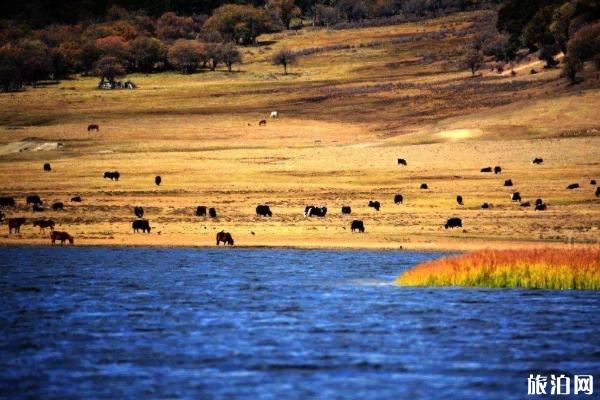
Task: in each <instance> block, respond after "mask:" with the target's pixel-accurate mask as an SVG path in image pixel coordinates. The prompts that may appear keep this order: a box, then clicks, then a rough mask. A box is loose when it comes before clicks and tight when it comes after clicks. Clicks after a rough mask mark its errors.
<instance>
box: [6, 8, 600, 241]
mask: <svg viewBox="0 0 600 400" xmlns="http://www.w3.org/2000/svg"><path fill="white" fill-rule="evenodd" d="M486 15H487V14H486V12H469V13H460V14H454V15H451V16H447V17H443V18H437V19H433V20H430V21H425V22H420V23H406V24H401V25H393V26H386V27H377V28H363V29H349V30H328V29H321V28H318V29H312V28H307V29H304V30H301V31H298V32H296V31H293V32H292V31H290V32H283V33H278V34H272V35H264V36H261V37H260V38H259V40H260V42H261V44H260V45H258V46H251V47H245V48H243V52H244V64H243V65H242V66H241V67H240V68H239V70H238V68H237V67H236V71H234V72H233V73H228V72H227V71H225V70H218V71H216V72H201V73H197V74H192V75H181V74H176V73H161V74H153V75H141V74H139V75H133V76H128V77H127V79H132V80H133V81H134V82H136V84H138V86H139V88H138V89H137V90H131V91H130V90H125V91H100V90H97V89H96V87H97V83H98V81H97V79H96V78H91V77H75V78H74V79H73V80H69V81H64V82H61V83H60V84H59V85H54V86H48V87H40V88H37V89H28V90H26V91H24V92H21V93H8V94H0V195H1V196H13V197H14V198H15V199H16V201H17V207H16V208H14V209H12V208H9V209H6V210H5V213H6V216H7V217H25V218H27V219H28V220H29V224H28V225H26V226H24V227H23V229H22V230H21V234H20V235H14V234H13V235H9V234H8V228H7V227H6V225H3V226H2V227H1V228H0V243H2V244H8V245H13V244H25V243H26V244H41V243H49V239H48V235H47V233H40V232H38V230H37V229H33V227H32V225H31V221H32V220H34V219H37V218H51V219H53V220H54V221H55V222H56V224H57V229H58V230H64V231H67V232H69V233H70V234H72V235H74V236H75V237H76V243H77V244H78V245H83V244H93V245H107V246H118V245H124V246H127V245H153V246H165V245H167V246H171V245H172V246H179V245H181V246H213V245H214V243H215V233H216V232H219V231H221V230H223V229H224V230H226V231H228V232H231V233H232V234H233V236H234V238H235V242H236V245H238V244H239V245H241V246H293V247H308V248H314V247H319V248H320V247H327V248H372V249H375V248H382V249H398V248H400V246H402V247H403V248H404V249H432V250H435V249H458V250H472V249H477V248H479V249H481V248H485V247H489V246H490V243H494V244H497V245H502V246H506V245H507V243H517V244H531V243H543V244H557V243H565V242H567V241H571V240H574V241H575V242H576V243H597V241H598V232H599V231H600V207H598V205H599V204H600V199H598V198H596V197H595V196H594V191H595V186H594V185H591V184H590V183H589V182H590V180H591V179H597V180H598V181H600V162H599V161H598V157H597V149H598V148H599V146H600V124H599V122H598V118H597V110H598V107H600V81H598V79H597V78H596V74H595V72H594V71H591V69H590V70H589V71H587V72H585V71H584V74H582V76H585V77H586V80H585V81H584V82H583V83H582V84H580V85H575V86H569V85H567V83H566V81H565V80H564V79H562V78H560V69H558V68H556V69H544V68H543V66H542V63H541V62H540V61H539V60H537V59H536V58H535V57H532V59H531V60H529V61H523V63H521V64H520V65H516V66H515V69H516V70H517V75H516V76H515V77H512V76H511V75H510V74H504V75H499V74H497V73H492V72H490V71H489V70H485V71H482V73H481V76H478V77H475V78H471V76H470V72H468V71H461V70H459V69H457V68H456V65H458V55H457V52H456V49H457V48H460V47H461V46H462V45H463V44H465V43H467V42H468V41H470V40H471V39H472V38H473V35H474V33H475V32H478V31H480V30H481V28H482V24H485V23H486V22H485V18H487V17H486ZM488 17H489V15H488ZM482 18H483V20H482ZM432 34H433V36H432ZM349 44H351V45H352V47H348V46H347V45H349ZM284 46H285V47H289V48H291V49H293V50H295V51H301V50H305V49H310V48H318V49H319V51H317V52H314V53H310V52H308V53H310V54H309V55H307V56H304V57H301V58H300V61H299V63H298V65H295V66H293V68H292V69H291V73H290V74H288V75H283V73H282V70H281V68H279V67H277V66H274V65H271V63H270V59H271V56H272V54H273V52H275V51H277V50H279V49H280V48H282V47H284ZM531 68H536V69H537V70H538V72H539V73H537V74H535V75H531V74H529V70H530V69H531ZM586 74H587V75H586ZM274 110H277V111H278V112H279V118H278V119H269V118H268V117H269V114H270V112H271V111H274ZM263 118H267V119H268V123H267V126H266V127H259V126H258V121H259V120H261V119H263ZM88 124H99V125H100V132H88V131H87V126H88ZM23 141H26V142H35V143H46V142H60V143H62V144H63V145H64V147H62V149H61V150H52V151H21V152H19V151H15V149H16V148H18V146H19V143H20V142H23ZM398 157H402V158H405V159H406V160H408V166H406V167H399V166H398V165H397V158H398ZM534 157H543V158H544V160H545V163H544V164H543V165H540V166H532V164H531V160H532V159H533V158H534ZM45 162H49V163H51V164H52V172H44V171H43V169H42V166H43V164H44V163H45ZM496 165H500V166H502V168H503V173H502V174H500V175H494V174H481V173H480V172H479V171H480V169H481V168H482V167H485V166H496ZM115 170H117V171H119V172H120V173H121V179H120V180H119V181H118V182H115V181H110V180H105V179H102V175H103V173H104V171H115ZM156 175H161V176H162V179H163V180H162V184H161V185H160V186H156V185H155V184H154V177H155V176H156ZM506 179H512V180H513V182H514V183H515V186H514V187H504V186H503V183H504V180H506ZM423 182H426V183H427V184H428V185H429V190H427V191H422V190H419V187H420V184H421V183H423ZM573 182H578V183H580V184H581V189H578V190H566V189H565V187H566V186H567V185H568V184H571V183H573ZM512 191H519V192H520V193H521V195H522V197H523V199H524V201H535V199H536V198H542V199H543V200H544V202H545V203H546V204H548V210H547V211H544V212H536V211H534V210H533V208H532V207H529V208H523V207H520V206H519V204H518V203H516V202H511V201H510V197H509V196H510V193H511V192H512ZM33 193H35V194H38V195H40V196H41V198H42V199H43V200H44V203H45V205H46V206H47V207H48V209H47V211H45V212H43V213H34V212H32V209H31V207H30V206H27V205H26V204H25V197H26V196H27V195H30V194H33ZM396 194H402V195H403V196H404V199H405V200H404V203H403V204H394V196H395V195H396ZM76 195H80V196H81V197H82V198H83V202H82V203H73V202H70V201H69V200H70V199H71V197H73V196H76ZM457 195H462V196H463V197H464V205H462V206H460V205H458V204H457V203H456V196H457ZM370 200H377V201H380V202H381V204H382V208H381V210H380V211H379V212H377V211H375V210H374V209H372V208H369V207H368V203H369V201H370ZM58 201H60V202H64V203H65V210H64V211H53V210H52V209H51V208H50V206H51V205H52V203H53V202H58ZM484 202H486V203H489V204H491V205H492V207H491V208H489V209H485V210H484V209H482V208H481V205H482V204H483V203H484ZM258 204H268V205H270V206H271V210H272V211H273V217H272V218H261V217H257V216H256V213H255V208H256V206H257V205H258ZM309 204H316V205H325V206H327V207H328V209H329V212H328V214H327V217H326V218H304V216H303V211H304V207H305V206H306V205H309ZM199 205H205V206H209V207H215V208H216V209H217V213H218V218H216V219H210V218H203V217H196V216H195V215H194V211H195V209H196V207H197V206H199ZM342 205H349V206H351V207H352V215H342V214H341V210H340V209H341V207H342ZM134 206H143V207H144V209H145V212H146V213H145V215H144V218H147V219H148V220H149V221H150V224H151V226H152V227H153V229H152V233H151V234H133V232H132V229H131V223H132V220H133V219H134V218H135V216H134V214H133V207H134ZM450 217H460V218H462V220H463V226H464V228H463V229H454V230H451V229H448V230H446V229H444V224H445V222H446V220H447V219H448V218H450ZM354 219H359V220H363V221H364V224H365V227H366V233H364V234H359V233H354V234H353V233H352V232H351V231H350V224H351V222H352V220H354Z"/></svg>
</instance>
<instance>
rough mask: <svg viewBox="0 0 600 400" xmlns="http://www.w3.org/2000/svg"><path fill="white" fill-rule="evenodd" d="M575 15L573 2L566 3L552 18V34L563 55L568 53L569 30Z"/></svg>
mask: <svg viewBox="0 0 600 400" xmlns="http://www.w3.org/2000/svg"><path fill="white" fill-rule="evenodd" d="M573 15H575V5H574V4H573V3H571V2H566V3H564V4H563V5H561V6H560V7H559V8H558V9H556V11H554V15H553V16H552V23H551V24H550V32H552V35H553V36H554V40H555V41H556V43H557V44H558V46H559V48H560V51H562V52H563V53H566V52H567V43H568V42H569V36H570V34H569V28H570V25H571V19H572V17H573Z"/></svg>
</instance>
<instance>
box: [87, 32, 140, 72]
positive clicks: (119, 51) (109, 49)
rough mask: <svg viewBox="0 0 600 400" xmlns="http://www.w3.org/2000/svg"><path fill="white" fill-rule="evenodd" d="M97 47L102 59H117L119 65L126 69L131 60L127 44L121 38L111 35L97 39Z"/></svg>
mask: <svg viewBox="0 0 600 400" xmlns="http://www.w3.org/2000/svg"><path fill="white" fill-rule="evenodd" d="M95 46H96V49H97V50H98V53H99V55H100V57H108V56H110V57H115V58H116V59H117V60H118V61H119V64H121V65H123V66H125V67H126V66H127V65H128V63H129V60H130V59H131V53H130V52H129V48H128V46H127V42H126V41H125V39H124V38H123V37H121V36H115V35H111V36H107V37H103V38H100V39H96V43H95Z"/></svg>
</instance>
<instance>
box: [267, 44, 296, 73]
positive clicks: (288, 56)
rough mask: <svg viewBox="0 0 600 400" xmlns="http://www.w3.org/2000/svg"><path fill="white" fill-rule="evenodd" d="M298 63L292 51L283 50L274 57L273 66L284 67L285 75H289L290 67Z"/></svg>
mask: <svg viewBox="0 0 600 400" xmlns="http://www.w3.org/2000/svg"><path fill="white" fill-rule="evenodd" d="M297 61H298V57H297V56H296V53H294V52H293V51H292V50H290V49H287V48H283V49H281V50H279V51H278V52H277V53H275V54H274V55H273V65H281V66H283V73H284V74H285V75H287V73H288V72H287V67H288V65H294V64H296V62H297Z"/></svg>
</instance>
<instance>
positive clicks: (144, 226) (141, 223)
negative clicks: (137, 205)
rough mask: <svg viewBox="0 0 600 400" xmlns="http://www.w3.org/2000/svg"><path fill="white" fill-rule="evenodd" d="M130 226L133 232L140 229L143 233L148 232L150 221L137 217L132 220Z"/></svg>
mask: <svg viewBox="0 0 600 400" xmlns="http://www.w3.org/2000/svg"><path fill="white" fill-rule="evenodd" d="M131 227H132V228H133V233H136V232H138V231H139V230H140V229H141V230H142V232H144V233H150V230H151V229H152V228H151V227H150V222H148V220H147V219H137V220H135V221H133V223H132V224H131Z"/></svg>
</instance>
